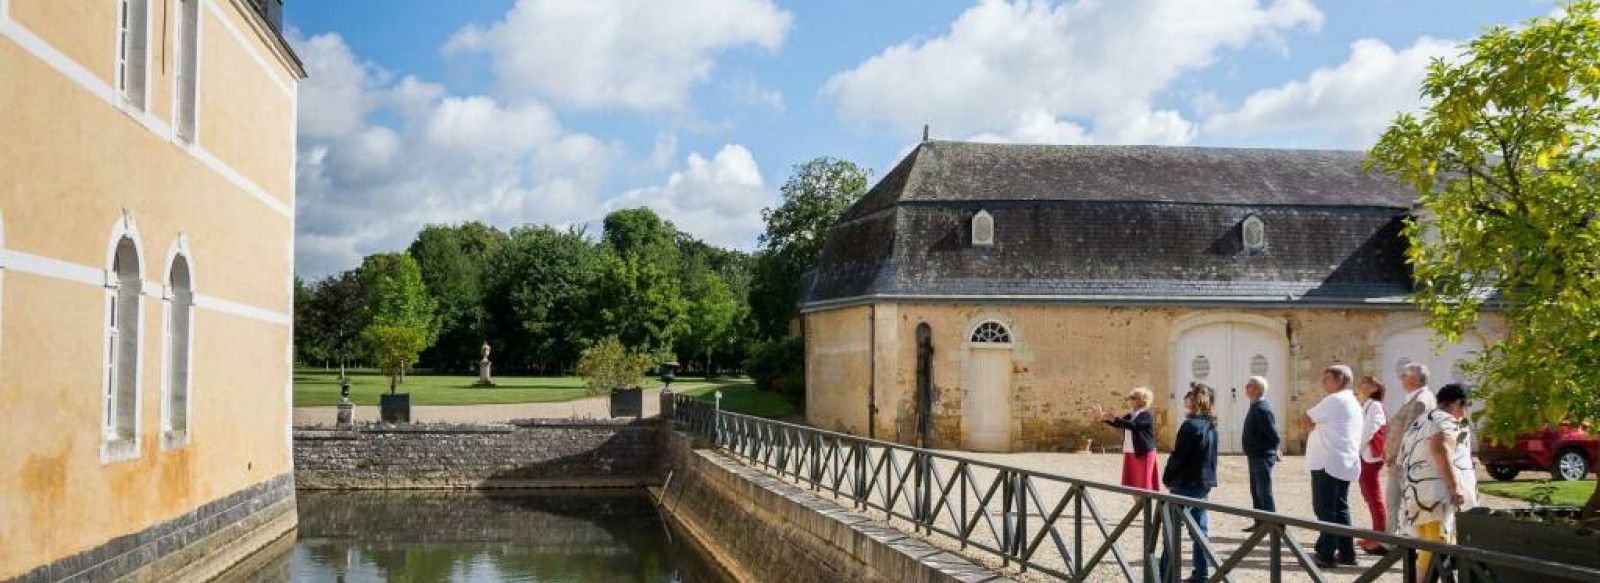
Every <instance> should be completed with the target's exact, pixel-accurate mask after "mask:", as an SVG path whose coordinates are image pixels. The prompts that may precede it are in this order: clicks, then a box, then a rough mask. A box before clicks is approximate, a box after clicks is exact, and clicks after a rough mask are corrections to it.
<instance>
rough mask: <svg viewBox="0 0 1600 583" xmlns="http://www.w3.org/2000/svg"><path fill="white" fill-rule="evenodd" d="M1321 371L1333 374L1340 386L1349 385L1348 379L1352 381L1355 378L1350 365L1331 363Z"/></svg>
mask: <svg viewBox="0 0 1600 583" xmlns="http://www.w3.org/2000/svg"><path fill="white" fill-rule="evenodd" d="M1322 372H1323V374H1329V373H1332V374H1333V376H1335V377H1338V378H1339V386H1340V387H1349V386H1350V381H1353V380H1355V378H1356V373H1355V372H1354V371H1351V370H1350V367H1348V366H1345V365H1342V364H1335V365H1331V366H1329V367H1328V368H1326V369H1323V371H1322Z"/></svg>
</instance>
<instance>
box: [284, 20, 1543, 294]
mask: <svg viewBox="0 0 1600 583" xmlns="http://www.w3.org/2000/svg"><path fill="white" fill-rule="evenodd" d="M1554 6H1555V5H1554V3H1552V2H1548V1H1534V0H1494V1H1491V0H1455V1H1448V2H1447V1H1436V0H1430V1H1416V0H1411V1H1400V0H1338V1H1331V0H1322V1H1316V0H1115V1H1113V0H1066V1H1060V0H1058V1H1049V0H1009V1H1008V0H986V1H980V2H969V1H960V2H958V1H952V0H915V1H912V0H900V1H872V2H861V1H854V2H847V1H843V0H811V1H806V2H774V1H772V0H670V1H666V0H654V1H646V0H493V1H491V0H457V1H453V2H438V1H437V0H428V1H423V0H389V1H386V2H381V3H379V2H356V1H353V0H323V1H317V2H313V1H310V0H289V1H288V2H287V3H286V5H285V10H286V20H287V22H288V26H289V27H290V28H291V31H292V32H291V34H290V37H291V42H292V43H294V44H295V46H296V48H297V50H298V51H299V53H300V55H301V57H302V59H304V60H305V61H306V63H307V67H308V70H309V71H310V73H311V77H310V78H309V79H307V80H306V81H305V82H303V83H302V85H301V91H300V109H299V111H300V117H301V119H300V137H299V142H300V160H299V177H298V185H297V186H298V190H299V205H298V218H299V220H298V227H297V228H298V230H299V233H298V237H297V268H296V270H297V272H298V273H299V274H300V275H301V276H302V277H306V278H308V279H315V278H319V277H322V276H324V275H327V274H330V273H333V272H337V271H339V270H343V269H348V268H350V267H353V266H355V265H356V264H357V263H358V262H359V260H360V257H361V256H362V255H365V254H367V253H373V252H379V251H388V250H395V249H399V248H402V247H403V246H404V245H406V244H407V243H408V242H409V241H410V239H411V237H412V236H413V235H414V233H415V232H416V229H418V228H419V227H420V226H422V225H424V224H427V223H454V222H460V221H466V220H483V221H486V222H490V223H492V224H496V225H499V226H502V227H513V226H517V225H521V224H530V223H538V224H558V225H569V224H588V225H595V224H597V223H598V219H599V218H600V217H602V216H604V214H605V213H606V212H607V211H609V210H614V209H617V208H626V207H631V206H639V205H648V206H651V207H653V208H656V209H657V210H658V211H659V212H661V213H662V214H663V215H665V216H666V217H667V218H668V219H670V220H673V221H674V222H675V223H676V224H677V225H678V226H679V227H680V228H682V229H684V230H686V231H689V232H691V233H694V234H696V235H697V236H700V237H701V238H704V239H706V240H708V241H711V242H713V243H717V244H722V245H728V246H735V247H741V248H746V249H750V248H753V247H754V246H755V241H756V239H755V237H756V235H757V234H759V230H760V226H761V224H760V210H761V209H762V208H764V207H767V206H771V205H772V204H774V203H775V201H776V193H777V190H778V187H779V186H780V185H781V184H782V183H783V181H784V180H785V178H786V177H787V176H788V173H789V170H790V168H791V166H793V165H794V164H796V163H799V162H802V161H805V160H807V159H810V158H812V157H816V156H834V157H839V158H845V159H849V160H854V161H856V162H858V163H861V164H863V165H865V166H867V167H869V168H871V169H873V170H875V171H877V172H880V173H881V172H882V171H883V170H885V169H887V168H888V167H890V166H891V165H892V164H893V163H894V162H895V161H896V160H897V159H898V158H899V156H901V155H902V154H903V153H904V152H905V151H906V150H907V149H908V148H909V147H910V146H911V145H912V144H914V143H915V142H916V141H917V139H918V138H919V137H920V133H921V129H920V128H921V126H922V124H925V123H926V124H929V125H931V126H932V131H933V135H934V137H935V138H938V139H960V140H984V141H1007V142H1031V143H1147V144H1170V145H1197V146H1247V147H1298V148H1352V149H1359V148H1363V147H1365V146H1367V145H1368V144H1370V141H1371V139H1372V137H1373V136H1375V135H1376V134H1377V133H1378V132H1379V131H1380V130H1381V128H1382V127H1383V125H1384V122H1385V121H1386V120H1388V119H1389V118H1390V117H1392V116H1393V115H1394V113H1395V112H1397V111H1405V110H1414V109H1416V108H1418V107H1420V106H1421V105H1422V103H1421V102H1420V101H1419V99H1418V98H1417V96H1416V85H1417V82H1418V80H1419V79H1420V78H1421V75H1422V68H1423V66H1425V64H1426V63H1427V61H1428V60H1429V59H1430V58H1433V57H1448V56H1449V55H1450V54H1452V53H1453V51H1454V46H1455V45H1456V44H1457V43H1459V42H1460V41H1461V40H1464V39H1468V38H1471V37H1472V36H1473V35H1475V34H1476V33H1478V32H1480V31H1482V30H1483V29H1484V28H1485V27H1488V26H1491V25H1494V24H1514V23H1516V22H1519V21H1522V20H1525V19H1527V18H1530V17H1534V16H1539V15H1543V14H1548V13H1549V12H1551V11H1552V10H1553V9H1554Z"/></svg>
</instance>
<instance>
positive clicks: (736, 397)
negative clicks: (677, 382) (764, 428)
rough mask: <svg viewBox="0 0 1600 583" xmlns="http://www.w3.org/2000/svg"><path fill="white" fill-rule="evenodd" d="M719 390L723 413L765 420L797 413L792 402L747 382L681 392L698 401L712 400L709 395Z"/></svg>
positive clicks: (708, 386)
mask: <svg viewBox="0 0 1600 583" xmlns="http://www.w3.org/2000/svg"><path fill="white" fill-rule="evenodd" d="M719 388H720V389H721V390H722V410H724V411H729V412H732V413H740V414H743V415H749V416H752V417H762V418H766V419H778V418H783V417H789V416H792V415H795V414H797V413H798V412H799V409H798V408H797V407H795V404H794V402H792V401H790V400H789V398H788V397H785V396H783V395H780V394H777V393H772V392H768V391H761V390H757V389H756V385H755V383H751V382H749V381H742V382H736V383H731V384H725V385H722V386H720V387H719V386H715V385H706V386H700V387H691V388H689V389H688V390H685V391H683V394H685V395H689V396H692V397H697V398H700V399H712V398H713V397H712V395H711V393H712V392H713V391H716V390H717V389H719ZM674 390H676V389H674Z"/></svg>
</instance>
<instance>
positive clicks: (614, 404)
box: [611, 388, 644, 418]
mask: <svg viewBox="0 0 1600 583" xmlns="http://www.w3.org/2000/svg"><path fill="white" fill-rule="evenodd" d="M611 416H612V417H636V418H643V417H644V389H640V388H633V389H612V390H611Z"/></svg>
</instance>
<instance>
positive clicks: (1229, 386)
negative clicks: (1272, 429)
mask: <svg viewBox="0 0 1600 583" xmlns="http://www.w3.org/2000/svg"><path fill="white" fill-rule="evenodd" d="M1174 357H1175V360H1174V362H1173V363H1172V370H1173V379H1172V380H1173V383H1172V385H1173V386H1172V391H1173V393H1172V407H1173V409H1172V410H1173V412H1174V413H1175V415H1174V416H1173V418H1175V419H1182V418H1183V417H1184V415H1185V412H1184V409H1183V395H1184V393H1187V392H1188V391H1189V383H1190V382H1193V381H1199V382H1202V383H1205V384H1206V385H1207V386H1209V387H1211V388H1212V389H1215V390H1216V392H1217V401H1216V403H1215V407H1214V411H1213V412H1214V413H1215V414H1216V416H1217V438H1218V439H1219V440H1220V443H1218V444H1217V450H1218V451H1220V452H1222V453H1240V452H1242V451H1243V447H1242V446H1241V445H1240V443H1239V440H1240V437H1241V435H1242V432H1241V431H1240V428H1241V427H1243V426H1244V417H1245V414H1246V413H1248V412H1249V410H1250V398H1249V397H1248V396H1247V395H1245V390H1244V384H1245V381H1247V380H1249V379H1250V377H1252V376H1261V377H1265V378H1266V379H1267V383H1268V385H1269V387H1270V388H1271V390H1269V391H1268V392H1267V398H1268V399H1269V402H1271V403H1272V409H1273V412H1274V413H1275V414H1276V415H1275V418H1276V423H1277V425H1278V428H1279V431H1282V428H1283V414H1284V413H1283V412H1284V409H1283V401H1282V395H1283V391H1285V390H1287V389H1288V386H1287V379H1288V377H1287V375H1286V374H1285V373H1286V371H1287V370H1288V361H1289V349H1288V346H1287V345H1286V344H1285V342H1284V340H1283V337H1282V335H1281V334H1275V333H1274V332H1273V331H1271V330H1269V329H1266V328H1263V327H1261V326H1256V325H1253V324H1243V323H1222V324H1210V325H1206V326H1201V327H1198V328H1194V329H1192V330H1189V331H1186V332H1184V333H1183V335H1182V336H1180V337H1179V340H1178V345H1177V350H1176V351H1174Z"/></svg>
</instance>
